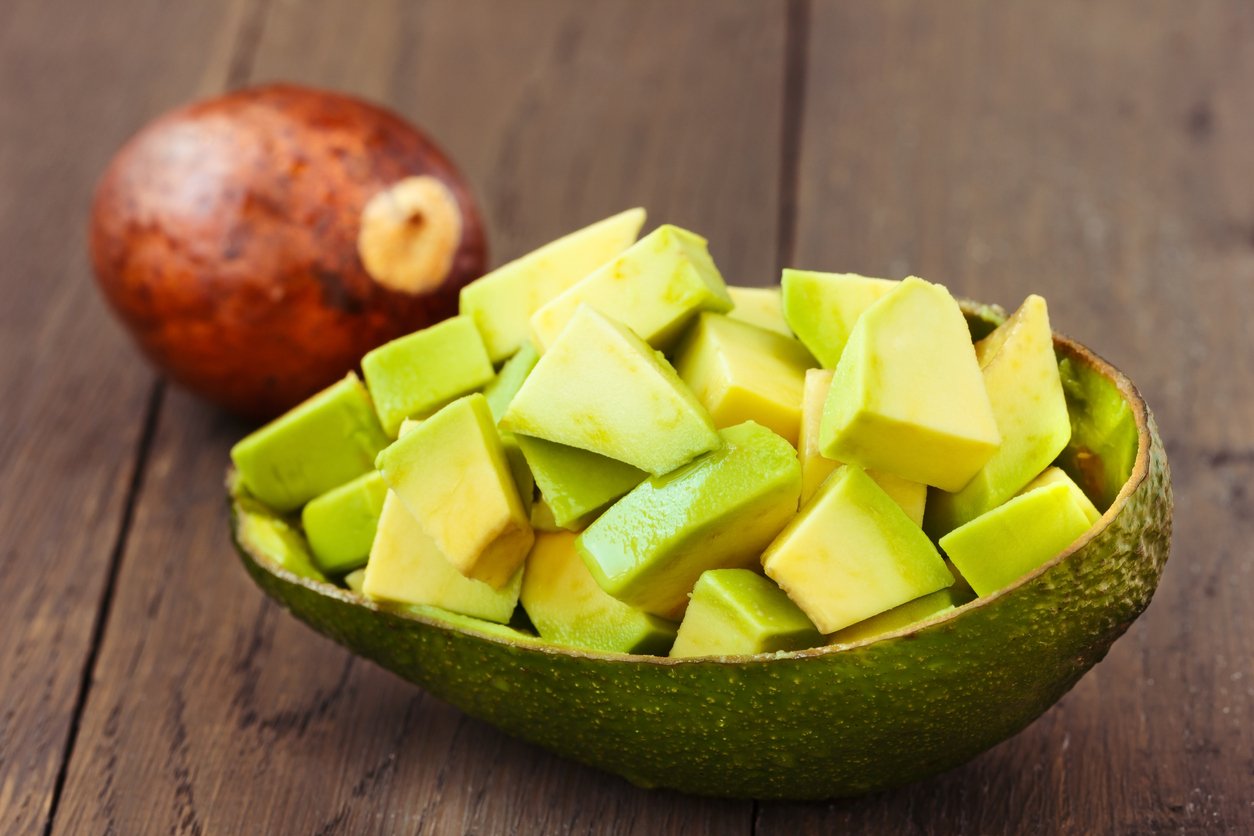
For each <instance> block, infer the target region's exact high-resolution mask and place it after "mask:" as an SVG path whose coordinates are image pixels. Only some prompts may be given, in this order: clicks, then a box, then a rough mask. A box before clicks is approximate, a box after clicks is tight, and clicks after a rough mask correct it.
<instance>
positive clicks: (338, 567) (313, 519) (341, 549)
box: [300, 470, 387, 575]
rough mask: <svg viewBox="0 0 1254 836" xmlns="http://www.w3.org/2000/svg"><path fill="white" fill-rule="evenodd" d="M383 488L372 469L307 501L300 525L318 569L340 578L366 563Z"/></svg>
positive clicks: (381, 504) (376, 472)
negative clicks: (302, 527)
mask: <svg viewBox="0 0 1254 836" xmlns="http://www.w3.org/2000/svg"><path fill="white" fill-rule="evenodd" d="M386 494H387V485H385V484H384V483H383V477H382V476H381V475H380V474H379V472H378V471H374V470H372V471H371V472H369V473H367V474H366V475H364V476H359V477H357V478H356V479H354V480H353V481H351V482H348V483H346V484H343V485H340V486H339V487H338V488H332V489H331V490H329V491H327V492H326V493H324V494H323V495H322V496H319V497H316V498H314V499H311V500H310V501H309V504H308V505H306V506H305V508H304V510H303V511H301V515H300V521H301V525H303V526H304V527H305V537H306V538H307V539H308V540H309V548H310V550H311V551H312V552H313V556H314V561H315V562H316V563H317V564H318V568H319V569H321V570H322V571H323V572H324V573H325V574H328V575H342V574H344V573H345V572H350V571H352V570H353V569H356V568H357V567H359V566H364V565H365V564H366V558H367V557H369V556H370V544H371V543H373V542H374V532H375V528H376V527H377V526H378V525H379V514H380V513H381V512H382V511H383V497H384V495H386Z"/></svg>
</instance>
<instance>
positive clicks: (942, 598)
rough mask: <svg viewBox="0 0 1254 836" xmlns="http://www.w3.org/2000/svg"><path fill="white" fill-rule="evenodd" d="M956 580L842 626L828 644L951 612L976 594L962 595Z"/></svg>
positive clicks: (857, 639)
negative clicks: (943, 587) (949, 584)
mask: <svg viewBox="0 0 1254 836" xmlns="http://www.w3.org/2000/svg"><path fill="white" fill-rule="evenodd" d="M956 587H957V583H955V584H954V586H951V587H949V588H948V589H942V590H940V591H938V592H933V593H931V594H928V595H924V596H922V597H920V598H915V599H914V600H913V601H907V602H906V603H904V604H901V605H900V606H896V607H893V608H892V609H891V610H888V611H887V612H882V613H880V614H879V615H873V616H871V617H870V618H864V619H863V620H862V621H859V622H858V623H857V624H851V625H849V626H848V627H846V628H845V629H843V630H837V631H836V632H835V633H832V634H831V635H830V636H828V640H827V643H828V644H853V643H854V642H860V641H865V640H867V639H873V638H875V637H876V636H882V635H884V634H885V633H891V632H893V631H894V630H900V629H901V628H903V627H909V626H911V625H912V624H918V623H919V622H921V621H927V620H928V619H930V618H935V617H936V616H938V615H943V614H944V613H947V612H952V611H953V610H954V609H955V608H956V607H960V606H962V605H963V604H965V603H966V602H967V601H969V600H971V598H972V597H973V596H969V595H968V596H963V595H962V592H963V590H959V589H957V588H956Z"/></svg>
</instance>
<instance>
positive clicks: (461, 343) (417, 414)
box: [361, 316, 493, 438]
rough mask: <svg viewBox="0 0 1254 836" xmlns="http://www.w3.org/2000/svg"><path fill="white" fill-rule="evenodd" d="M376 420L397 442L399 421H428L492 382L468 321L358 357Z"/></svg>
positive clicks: (426, 331) (446, 324)
mask: <svg viewBox="0 0 1254 836" xmlns="http://www.w3.org/2000/svg"><path fill="white" fill-rule="evenodd" d="M361 370H362V372H364V373H365V375H366V386H367V387H369V389H370V396H371V397H372V398H374V406H375V409H376V410H378V412H379V420H380V421H381V422H382V423H383V429H384V430H386V431H387V433H388V435H390V436H392V437H393V438H396V436H397V434H398V433H399V431H400V426H401V421H403V420H405V419H406V418H426V417H427V416H428V415H430V414H432V413H433V412H435V411H436V410H438V409H439V408H440V407H442V406H444V405H445V404H447V403H449V402H451V401H453V400H455V399H457V398H459V397H461V396H462V395H465V394H466V393H468V392H473V391H474V390H475V389H478V388H480V387H481V386H483V385H484V384H485V383H487V382H488V381H490V380H491V379H492V377H493V370H492V361H491V360H489V359H488V352H487V351H486V350H485V349H484V347H483V339H482V338H481V337H480V336H479V331H478V330H477V329H476V328H475V324H474V322H473V321H471V319H470V318H469V317H465V316H455V317H453V318H452V319H446V320H444V321H443V322H441V323H439V324H437V325H432V326H431V327H430V328H424V329H422V330H421V331H415V332H414V333H412V334H409V335H407V336H404V337H401V338H400V339H396V340H392V341H391V342H390V343H386V344H384V345H381V346H379V347H378V348H376V349H374V350H373V351H371V352H369V353H368V354H367V355H366V356H365V357H363V358H361Z"/></svg>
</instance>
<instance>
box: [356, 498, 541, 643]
mask: <svg viewBox="0 0 1254 836" xmlns="http://www.w3.org/2000/svg"><path fill="white" fill-rule="evenodd" d="M522 574H523V570H522V568H521V567H519V568H518V569H516V570H515V571H514V574H513V575H512V576H511V578H510V580H509V582H508V583H506V584H505V585H504V586H502V587H501V588H500V589H496V588H494V587H492V586H490V585H489V584H486V583H484V582H483V581H477V580H474V579H473V578H468V577H466V576H465V575H463V574H462V573H461V572H459V571H457V569H455V568H454V567H453V566H452V564H450V563H449V562H448V561H447V560H446V559H445V558H444V555H443V554H441V553H440V550H439V549H438V548H437V547H436V545H435V543H434V542H432V540H431V538H430V537H428V536H427V535H426V533H425V532H424V531H423V530H422V526H420V525H419V524H418V521H417V520H415V519H414V518H413V517H412V516H410V514H409V512H408V511H407V510H405V506H404V504H403V503H402V502H400V500H399V499H398V498H397V496H396V494H395V493H393V492H388V494H387V498H386V499H385V500H384V502H383V515H382V516H381V517H380V519H379V533H378V535H377V536H376V537H375V541H374V546H373V548H371V550H370V561H369V562H368V563H367V564H366V577H365V581H364V583H363V585H362V591H363V592H364V593H365V594H366V595H367V596H369V597H370V598H375V599H377V600H380V601H391V602H393V603H398V604H416V605H423V606H432V607H440V608H441V609H445V610H449V611H450V612H455V613H461V614H463V615H471V616H474V617H476V618H483V619H487V620H488V621H495V622H498V623H501V624H504V623H505V622H507V621H509V619H510V616H511V615H513V614H514V606H515V605H516V604H517V603H518V592H519V590H520V589H521V588H522Z"/></svg>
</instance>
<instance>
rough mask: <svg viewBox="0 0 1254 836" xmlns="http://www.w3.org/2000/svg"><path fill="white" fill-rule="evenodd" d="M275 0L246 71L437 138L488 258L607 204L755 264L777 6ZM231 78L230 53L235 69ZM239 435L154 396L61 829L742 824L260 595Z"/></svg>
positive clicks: (767, 189) (755, 270)
mask: <svg viewBox="0 0 1254 836" xmlns="http://www.w3.org/2000/svg"><path fill="white" fill-rule="evenodd" d="M363 8H365V7H362V6H361V4H357V3H350V2H329V1H327V2H319V3H308V4H301V5H300V6H288V5H278V4H276V5H274V6H272V7H271V8H270V10H269V13H268V15H267V17H266V18H265V20H264V25H263V27H262V31H261V33H260V36H259V41H258V51H257V53H256V56H255V59H254V60H252V61H250V62H249V64H250V65H251V66H252V67H253V68H254V72H253V77H254V78H256V79H269V78H276V77H286V78H296V79H300V80H303V81H307V82H311V83H322V84H332V85H334V86H337V87H340V88H344V89H348V90H351V91H355V92H360V93H364V94H367V95H370V96H372V97H375V98H379V99H382V100H384V101H387V102H391V103H392V104H393V105H395V106H396V107H397V109H398V110H400V111H401V112H402V113H405V114H406V115H408V116H410V117H412V118H414V119H415V120H416V121H418V122H420V123H427V124H429V125H431V126H433V127H435V128H436V129H437V136H438V138H439V139H440V140H442V142H443V143H444V144H445V145H446V146H447V147H448V148H449V149H450V150H451V151H452V152H453V155H454V157H455V158H456V159H457V160H458V161H459V162H460V163H461V165H462V166H463V168H464V169H465V171H466V173H467V175H468V176H469V177H470V179H471V181H472V182H473V183H474V184H475V186H476V187H477V190H478V192H479V194H480V196H481V197H482V198H483V200H484V203H485V204H486V206H487V208H488V216H489V222H490V231H491V233H492V240H493V242H494V251H495V254H496V256H497V258H496V260H497V261H500V260H502V259H504V258H508V257H511V256H513V255H517V254H519V253H521V252H523V251H525V250H526V249H528V248H530V247H533V246H535V245H537V244H539V243H542V242H543V241H545V240H546V239H548V238H550V237H553V236H555V235H557V234H560V233H562V232H565V231H567V230H569V229H570V228H572V227H574V226H577V225H579V224H582V223H586V222H589V221H592V220H595V219H597V218H598V217H601V216H604V215H608V214H610V213H611V212H614V211H617V210H619V209H621V208H623V207H624V206H625V205H629V204H631V203H641V204H644V205H647V206H648V207H649V209H650V211H651V214H652V220H653V221H654V222H660V221H663V220H670V221H675V222H678V223H683V224H687V225H691V226H692V227H694V228H696V229H699V230H701V231H702V232H704V233H706V234H707V235H709V236H710V237H711V238H712V240H713V246H714V253H715V256H716V258H717V259H718V260H719V261H720V262H721V263H725V264H727V265H729V266H730V268H731V269H729V271H728V273H729V275H730V276H731V277H732V278H741V277H743V279H744V280H745V281H756V282H762V281H765V280H767V279H768V278H769V276H770V275H771V274H773V272H774V267H775V258H776V233H775V224H776V209H777V206H776V204H777V201H778V196H777V187H778V176H777V166H778V162H779V156H780V147H779V138H780V133H781V132H780V91H781V89H782V86H783V59H784V56H783V45H784V19H783V15H782V11H781V10H780V9H777V8H776V7H774V6H773V5H771V4H760V3H736V4H721V3H720V4H709V5H700V6H698V5H688V6H682V7H679V6H675V5H674V4H671V3H668V2H660V1H659V2H650V3H644V4H640V3H637V4H612V5H610V4H606V5H598V6H588V5H586V4H582V3H579V2H574V1H573V0H572V2H562V3H556V2H546V3H528V4H499V3H490V2H477V3H464V2H456V1H455V0H448V2H436V3H428V4H424V5H421V6H417V5H414V4H408V3H399V2H398V3H395V4H392V5H388V4H379V5H377V6H376V5H373V4H372V5H371V6H369V7H368V10H366V11H363ZM237 66H238V63H237ZM246 430H247V428H246V427H244V426H242V425H240V424H238V423H236V422H234V421H232V420H230V419H227V418H224V417H221V416H219V415H217V414H215V413H213V412H211V411H210V410H208V409H207V408H205V407H204V406H202V405H200V404H197V403H195V402H194V401H192V400H191V399H190V398H187V397H185V396H183V395H182V394H178V393H176V394H174V395H172V396H171V397H170V398H168V403H167V404H166V406H165V408H164V409H163V411H162V414H161V416H160V421H159V427H158V431H157V434H156V437H155V439H154V441H153V445H152V452H151V456H150V460H149V467H148V470H147V472H146V475H145V480H144V486H143V491H142V493H141V495H140V497H139V501H138V505H137V508H136V513H135V519H134V523H133V526H132V529H131V535H130V538H129V540H128V542H127V545H126V550H125V554H124V556H123V562H122V565H121V570H120V575H119V578H118V585H117V594H116V598H115V602H114V606H113V608H112V612H111V615H110V618H109V621H108V625H107V630H106V633H105V637H104V642H103V645H102V647H101V649H100V656H99V663H98V665H97V669H96V681H95V683H94V687H93V688H92V691H91V693H90V695H89V699H88V702H87V705H86V709H85V712H84V715H83V718H82V732H81V734H80V744H79V745H78V746H77V747H76V749H75V751H74V753H73V757H72V760H71V763H70V766H69V771H68V777H67V782H66V788H65V793H64V798H63V801H62V804H61V805H60V810H59V814H58V816H57V818H56V821H55V827H54V830H55V831H56V832H59V833H82V832H88V833H94V832H106V831H113V832H119V833H128V834H129V833H147V832H171V831H173V832H179V833H234V832H258V833H366V832H413V831H420V832H431V833H463V832H465V833H485V834H495V833H504V832H522V833H585V832H611V831H612V832H617V833H642V834H656V833H717V834H723V833H738V832H740V833H745V832H748V831H749V829H750V826H751V820H752V815H751V814H752V805H751V804H750V803H748V802H717V801H709V800H704V799H698V798H689V797H684V796H679V795H675V794H666V793H651V792H646V791H642V790H638V789H635V788H633V787H631V786H629V785H628V784H626V783H625V782H623V781H621V780H619V779H617V778H613V777H610V776H607V775H605V774H602V773H599V772H596V771H594V770H590V769H585V768H583V767H580V766H577V765H575V764H572V763H569V762H566V761H562V760H559V759H557V758H554V757H551V756H549V755H546V754H545V753H543V752H542V751H540V750H538V749H535V748H533V747H530V746H527V745H524V744H522V743H519V742H517V741H514V740H512V739H510V738H508V737H507V736H505V735H503V734H502V733H500V732H498V731H496V730H494V729H492V728H490V727H487V726H485V725H483V724H481V723H478V722H476V721H473V720H469V719H467V718H465V717H464V716H462V715H460V714H459V713H458V712H456V711H454V710H453V709H451V708H450V707H448V706H446V705H443V704H441V703H439V702H438V701H436V700H434V699H432V698H430V697H428V696H425V695H424V694H423V693H422V692H421V691H419V690H417V689H414V688H413V687H411V686H409V685H407V684H405V683H402V682H400V681H399V680H396V679H395V678H393V677H391V676H390V675H388V674H385V673H384V672H382V671H380V670H378V669H376V668H374V667H373V666H371V665H369V664H367V663H364V662H361V661H359V660H354V659H353V658H352V657H350V656H348V655H347V654H346V653H345V652H343V651H342V650H341V649H340V648H338V647H337V646H335V645H332V644H330V643H329V642H327V641H326V640H324V639H321V638H320V637H316V636H314V635H313V634H312V633H311V632H310V631H308V630H307V629H305V628H304V627H302V626H301V625H299V624H298V623H296V622H295V621H294V620H293V619H291V618H290V617H289V616H288V615H286V614H285V613H283V612H282V611H280V610H279V609H278V608H277V607H275V606H273V605H271V604H270V603H269V602H268V601H266V600H264V599H263V598H262V596H261V595H260V593H259V592H258V591H257V590H256V589H255V588H253V587H252V586H251V584H250V583H249V581H248V580H247V577H246V575H245V574H244V573H243V572H242V571H241V568H240V567H239V565H238V563H237V561H236V559H235V558H234V556H233V555H232V550H231V547H230V545H229V542H228V539H227V529H226V519H225V508H224V504H223V498H222V487H221V479H222V473H223V468H224V465H225V463H226V461H227V449H228V447H229V445H230V443H231V442H232V441H234V440H235V439H236V438H238V437H240V436H241V435H242V434H243V433H244V432H245V431H246Z"/></svg>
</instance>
